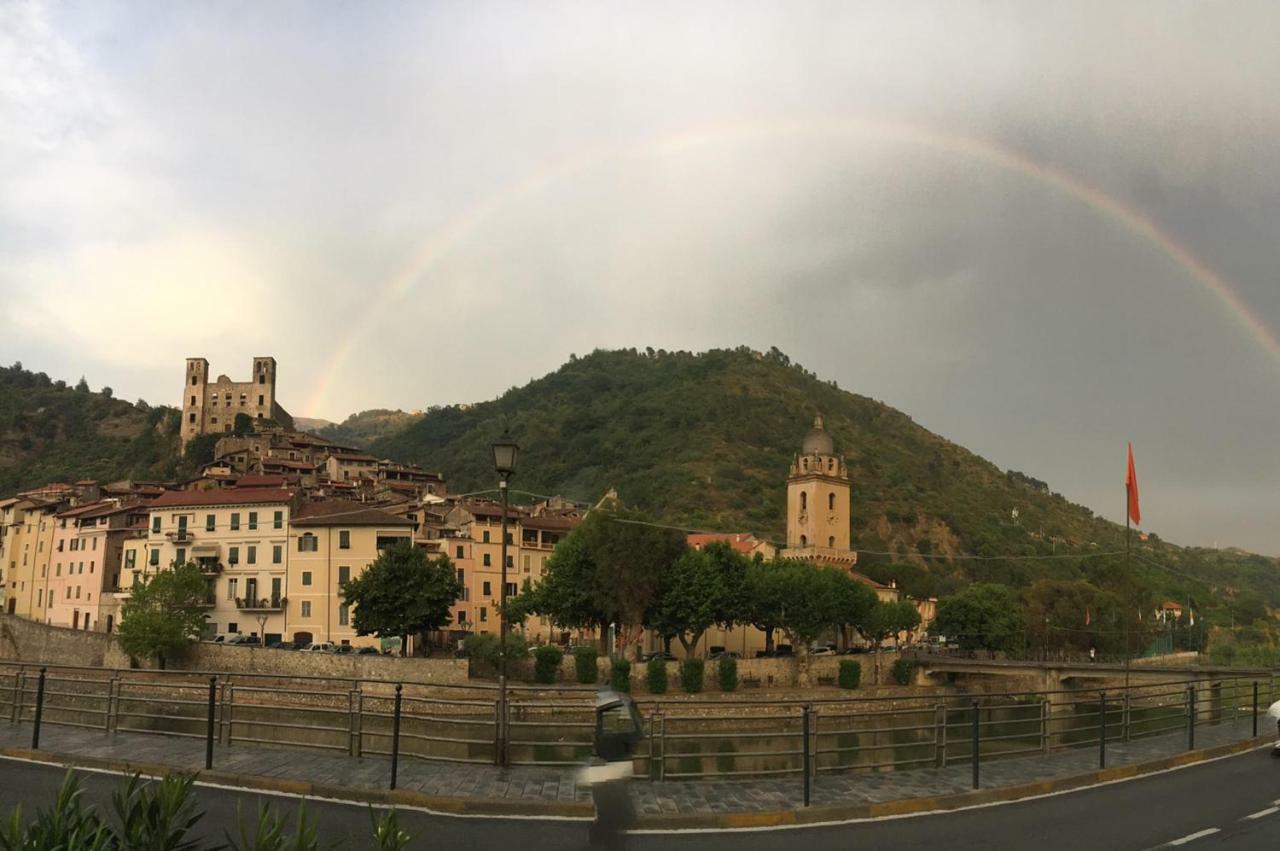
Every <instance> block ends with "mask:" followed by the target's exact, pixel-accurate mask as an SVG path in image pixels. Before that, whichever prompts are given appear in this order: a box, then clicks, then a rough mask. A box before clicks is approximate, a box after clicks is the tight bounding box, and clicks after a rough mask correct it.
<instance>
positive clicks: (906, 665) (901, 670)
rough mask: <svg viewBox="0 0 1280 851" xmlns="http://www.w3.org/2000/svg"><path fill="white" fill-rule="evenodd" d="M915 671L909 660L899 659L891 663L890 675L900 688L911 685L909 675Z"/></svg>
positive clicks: (912, 663) (913, 664)
mask: <svg viewBox="0 0 1280 851" xmlns="http://www.w3.org/2000/svg"><path fill="white" fill-rule="evenodd" d="M915 670H916V666H915V663H914V662H912V661H911V660H910V659H899V660H898V661H896V662H894V663H893V668H892V670H891V671H890V673H891V674H892V676H893V681H894V682H895V683H897V684H898V685H900V686H909V685H911V675H912V674H914V673H915Z"/></svg>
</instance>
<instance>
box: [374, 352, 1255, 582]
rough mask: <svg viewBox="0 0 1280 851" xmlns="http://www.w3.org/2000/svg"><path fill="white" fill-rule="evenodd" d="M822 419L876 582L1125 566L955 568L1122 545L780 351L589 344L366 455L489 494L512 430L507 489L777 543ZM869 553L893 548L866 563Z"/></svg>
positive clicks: (1151, 556)
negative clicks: (793, 473)
mask: <svg viewBox="0 0 1280 851" xmlns="http://www.w3.org/2000/svg"><path fill="white" fill-rule="evenodd" d="M817 413H821V414H822V415H823V416H824V418H825V421H826V426H827V429H828V431H830V432H831V434H832V436H833V437H834V439H835V441H836V446H837V448H838V450H839V451H841V452H842V453H843V454H844V455H845V456H846V458H847V460H848V463H849V470H850V475H851V477H852V480H853V487H854V503H853V505H854V509H853V513H854V517H853V536H854V542H855V546H856V547H857V548H858V549H859V550H863V551H867V552H865V553H864V555H863V556H862V564H863V565H864V567H865V569H866V570H867V571H868V572H869V573H871V574H872V575H877V574H880V575H881V576H883V577H884V578H890V577H894V578H898V579H899V580H900V582H902V583H904V584H906V585H908V586H912V587H911V589H910V590H914V591H917V592H924V593H946V592H947V591H949V590H952V589H954V588H955V587H957V585H958V584H959V583H961V582H964V581H968V580H973V579H983V580H989V581H996V582H1005V583H1008V584H1012V585H1018V586H1023V585H1027V584H1030V583H1031V582H1033V581H1035V580H1036V579H1039V578H1062V579H1075V578H1080V579H1088V580H1091V581H1094V582H1095V583H1097V584H1100V585H1106V584H1108V581H1109V578H1110V576H1111V575H1113V574H1115V573H1116V572H1117V571H1118V570H1119V569H1120V568H1121V566H1122V562H1123V559H1121V558H1116V557H1103V558H1098V557H1092V558H1065V559H1048V560H1031V559H1018V558H1012V559H1006V558H999V559H996V560H989V561H977V560H969V559H960V560H953V557H954V556H961V555H978V556H1058V555H1062V554H1064V553H1067V554H1072V553H1084V554H1094V553H1098V552H1110V551H1116V550H1122V549H1123V540H1124V538H1123V536H1124V529H1123V527H1119V526H1116V525H1115V524H1113V523H1110V522H1107V521H1104V520H1101V519H1099V518H1097V517H1095V516H1094V515H1093V513H1092V512H1091V511H1090V510H1089V509H1088V508H1086V507H1084V506H1081V505H1076V504H1073V503H1071V502H1069V501H1067V500H1066V499H1064V498H1063V497H1061V496H1059V495H1058V494H1055V493H1053V492H1052V491H1051V490H1050V489H1049V487H1048V486H1047V485H1045V484H1044V483H1043V482H1040V481H1038V480H1036V479H1035V478H1034V477H1032V476H1029V475H1024V474H1022V473H1017V472H1013V471H1008V472H1007V471H1003V470H1001V469H999V468H998V467H996V466H995V465H994V464H991V463H990V462H988V461H986V460H984V459H982V458H980V457H978V456H977V455H974V454H973V453H971V452H969V451H968V450H966V449H964V448H963V447H960V446H957V445H956V444H954V443H951V442H950V441H948V440H946V439H945V438H942V437H940V436H938V435H936V434H933V433H931V432H929V431H928V430H926V429H924V428H922V427H921V426H919V425H917V424H916V423H914V422H912V420H911V419H910V417H908V416H906V415H905V414H903V413H901V412H899V411H896V410H894V409H893V408H890V407H888V406H887V405H885V404H883V403H881V402H877V401H875V400H874V399H869V398H867V397H864V396H859V395H857V394H855V393H850V392H847V391H845V390H841V389H839V388H838V387H836V386H835V385H834V383H831V382H825V381H822V380H820V379H819V378H818V377H817V376H815V375H814V374H813V373H811V372H809V371H807V370H805V369H803V368H802V367H801V366H799V365H798V364H794V363H792V362H791V361H790V360H789V359H788V358H787V357H786V356H785V355H784V354H782V353H781V352H778V351H777V350H776V349H775V350H772V351H771V352H769V353H768V354H763V355H762V354H759V353H755V352H752V351H750V350H748V349H745V348H740V349H737V350H733V351H727V350H716V351H710V352H705V353H698V354H694V353H688V352H653V351H646V352H637V351H634V350H626V351H597V352H595V353H593V354H591V355H589V356H586V357H583V358H574V359H572V360H571V361H570V362H569V363H567V364H565V365H564V366H563V367H561V368H560V369H559V370H557V371H556V372H554V373H552V374H550V375H547V376H545V377H543V378H540V379H538V380H536V381H532V382H530V383H529V384H528V385H526V386H524V387H521V388H516V389H512V390H510V391H508V392H507V393H505V394H503V395H502V397H500V398H499V399H496V400H494V401H492V402H486V403H482V404H478V405H474V406H470V407H467V408H460V407H448V408H443V409H439V410H434V411H431V412H428V413H427V414H426V415H425V416H423V417H422V418H421V419H420V420H418V421H416V422H414V423H412V424H411V425H409V426H408V427H407V428H405V429H404V430H403V431H401V432H399V433H398V434H395V435H393V436H390V437H387V438H383V439H381V440H378V441H376V442H375V443H374V444H373V445H372V449H373V451H374V452H375V453H377V454H379V455H382V456H388V457H395V458H398V459H400V460H405V461H412V462H416V463H420V464H422V465H424V466H425V467H427V468H428V469H439V470H443V471H445V473H446V475H447V476H448V478H449V481H450V487H451V488H452V489H453V490H455V491H459V490H461V491H473V490H478V489H481V488H487V487H492V486H493V485H494V474H493V471H492V467H491V460H490V454H489V444H490V442H491V441H493V440H494V439H495V438H496V437H497V436H498V435H499V434H501V432H502V429H503V427H504V425H507V426H509V427H510V430H511V434H512V435H513V437H515V439H516V440H517V442H518V443H519V444H520V447H521V456H520V465H519V466H520V469H519V471H518V473H517V477H516V479H515V482H514V484H513V487H514V488H518V489H520V490H524V491H531V492H535V493H558V494H563V495H565V496H568V497H571V498H577V499H582V500H592V499H595V498H597V497H598V496H599V495H600V494H601V493H603V492H604V491H605V490H606V489H607V488H609V487H616V488H617V489H618V491H619V494H620V496H621V497H622V499H623V500H624V501H625V502H626V503H627V504H628V505H630V506H633V507H635V508H638V509H640V510H642V511H645V512H646V513H648V514H649V515H651V516H653V517H655V518H658V519H661V520H663V521H666V522H669V523H673V524H677V525H680V526H683V527H692V528H698V529H707V530H716V531H737V530H747V531H754V532H756V533H759V534H763V535H766V536H768V537H770V538H773V539H775V540H777V539H780V538H782V536H783V534H784V523H785V504H784V499H785V488H784V481H785V479H786V476H787V470H788V467H789V465H790V462H791V460H792V458H793V456H794V454H795V452H796V450H797V448H798V447H799V445H800V441H801V439H802V437H803V436H804V434H805V432H806V431H808V430H809V428H810V426H811V424H812V421H813V417H814V415H815V414H817ZM1014 508H1017V509H1018V517H1017V518H1016V519H1014V518H1013V517H1012V510H1013V509H1014ZM1134 551H1135V554H1136V555H1137V556H1139V558H1140V559H1146V560H1147V561H1146V562H1144V561H1141V560H1138V561H1135V563H1134V567H1135V574H1136V575H1137V577H1138V579H1139V581H1141V582H1142V584H1143V585H1144V586H1146V587H1147V589H1148V591H1149V593H1150V595H1151V596H1152V597H1156V596H1165V597H1173V598H1174V599H1178V600H1182V599H1185V598H1186V596H1188V595H1193V596H1194V597H1195V599H1197V600H1201V601H1205V602H1204V603H1197V605H1198V606H1199V605H1210V606H1212V605H1218V606H1226V605H1228V604H1232V605H1234V604H1235V603H1236V602H1237V601H1241V602H1242V603H1244V604H1248V605H1249V606H1250V607H1253V606H1254V604H1255V603H1256V602H1257V601H1258V600H1259V599H1261V600H1264V601H1265V602H1266V604H1267V605H1270V606H1272V607H1277V606H1280V581H1278V579H1277V576H1278V575H1277V570H1276V563H1275V562H1274V560H1272V559H1269V558H1264V557H1261V556H1254V555H1251V554H1247V553H1240V552H1235V551H1221V552H1220V551H1207V550H1193V549H1183V548H1179V547H1174V546H1171V545H1167V544H1164V543H1163V542H1161V541H1159V540H1158V538H1156V537H1155V536H1152V537H1151V539H1150V540H1149V541H1147V542H1145V543H1139V542H1137V540H1136V538H1135V547H1134ZM880 552H887V553H892V555H891V556H877V555H873V554H872V553H880ZM889 562H893V563H907V564H909V565H910V564H914V565H916V566H917V567H915V568H911V569H904V568H897V567H894V568H886V567H884V564H885V563H889ZM1150 562H1154V563H1156V564H1158V565H1161V567H1155V566H1152V565H1151V564H1150ZM877 563H880V566H877Z"/></svg>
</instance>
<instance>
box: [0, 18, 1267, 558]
mask: <svg viewBox="0 0 1280 851" xmlns="http://www.w3.org/2000/svg"><path fill="white" fill-rule="evenodd" d="M1278 32H1280V7H1276V6H1275V4H1270V3H1254V4H1251V3H1244V2H1241V3H1233V4H1213V3H1185V2H1156V3H1142V2H1133V3H1125V4H1115V3H1109V2H1100V3H1088V2H1074V3H1070V4H1043V3H1018V2H1005V3H994V2H993V3H982V2H967V3H956V2H939V3H914V2H884V3H855V2H831V3H824V2H796V0H788V2H776V3H752V2H726V3H712V2H694V3H689V2H673V3H663V2H647V3H625V4H624V3H607V2H577V3H551V2H546V3H525V2H510V3H484V2H466V3H461V2H455V3H435V4H433V3H427V2H406V3H393V2H368V3H349V2H323V0H317V2H308V3H290V2H273V3H258V2H230V0H227V2H219V3H204V2H186V3H183V2H175V3H164V4H161V3H146V2H133V3H112V2H104V0H94V2H66V3H56V2H55V3H44V2H21V0H0V361H2V362H4V363H12V362H13V361H17V360H20V361H22V363H23V364H24V365H25V366H27V367H28V368H30V369H35V370H39V371H44V372H47V373H49V374H50V375H51V376H54V377H62V378H66V379H68V380H75V379H78V378H79V377H80V376H81V375H84V376H85V377H86V378H87V379H88V381H89V383H90V385H91V386H92V387H93V388H95V389H97V388H99V387H101V386H103V385H108V386H111V387H112V388H113V390H114V391H115V393H116V395H117V396H121V397H125V398H129V399H133V398H138V397H142V398H146V399H147V400H149V401H151V402H163V403H169V404H176V403H178V402H179V400H180V393H181V388H180V386H179V382H181V380H182V374H181V371H182V369H183V359H184V358H186V357H191V356H202V357H206V358H208V359H209V361H210V363H211V371H212V373H213V374H214V375H217V374H220V373H226V374H228V375H229V376H231V378H233V379H243V378H245V377H247V376H248V373H249V371H250V362H251V359H252V358H253V356H255V355H273V356H274V357H276V358H277V360H278V361H279V382H280V383H279V398H280V400H281V401H282V403H283V404H284V405H285V407H286V408H288V409H289V410H290V412H291V413H293V414H294V415H295V416H311V417H324V418H328V419H332V420H340V419H342V418H344V417H345V416H347V415H348V414H350V413H353V412H355V411H359V410H362V409H366V408H372V407H391V408H403V409H406V410H414V409H424V408H427V407H428V406H431V405H441V404H449V403H454V402H476V401H482V400H484V399H488V398H492V397H494V396H497V395H499V394H500V393H502V392H503V391H504V390H506V389H507V388H509V387H512V386H519V385H523V384H525V383H526V382H528V381H529V380H531V379H533V378H536V377H538V376H541V375H543V374H545V373H547V372H549V371H552V370H554V369H555V368H556V367H558V366H559V365H560V364H561V363H563V362H564V361H565V360H567V359H568V357H569V355H570V354H571V353H577V354H584V353H586V352H589V351H590V350H592V349H594V348H620V347H633V346H634V347H638V348H644V347H646V346H652V347H654V348H665V349H684V350H702V349H706V348H711V347H732V346H737V345H747V346H751V347H753V348H756V349H760V350H765V349H768V348H769V347H770V346H777V347H778V348H780V349H782V350H783V351H784V352H786V353H787V354H789V355H790V356H791V357H792V359H793V360H796V361H799V362H800V363H802V364H804V365H805V366H806V367H807V368H809V369H811V370H813V371H815V372H817V373H818V374H819V375H820V376H821V377H823V378H825V379H835V380H836V381H838V382H839V384H840V386H841V387H843V388H846V389H849V390H853V391H855V392H858V393H862V394H864V395H867V396H871V397H874V398H876V399H880V400H882V401H884V402H886V403H888V404H890V405H892V406H894V407H896V408H899V409H900V410H903V411H905V412H906V413H908V414H909V415H911V416H912V417H913V418H914V419H915V420H916V421H917V422H919V423H921V424H922V425H924V426H926V427H928V428H930V429H931V430H933V431H935V432H938V433H939V434H942V435H944V436H946V437H947V438H949V439H951V440H953V441H955V442H957V443H959V444H962V445H964V446H966V447H968V448H970V449H972V450H974V451H975V452H978V453H979V454H981V455H983V456H984V457H986V458H988V459H990V460H991V461H993V462H995V463H996V464H998V465H999V466H1001V467H1003V468H1012V469H1017V470H1022V471H1024V472H1027V473H1029V474H1031V475H1034V476H1036V477H1037V478H1040V479H1044V480H1046V481H1047V482H1048V483H1049V485H1050V486H1051V487H1052V488H1053V489H1054V490H1056V491H1059V492H1061V493H1063V494H1064V495H1066V496H1067V497H1068V498H1070V499H1072V500H1075V501H1078V502H1082V503H1084V504H1086V505H1088V506H1090V507H1091V508H1093V509H1094V510H1096V511H1097V512H1098V513H1100V514H1102V515H1104V516H1107V517H1110V518H1111V519H1114V520H1118V521H1119V520H1122V519H1123V507H1124V486H1123V481H1124V462H1125V444H1126V442H1128V441H1132V442H1133V444H1134V451H1135V455H1136V458H1137V469H1138V475H1139V480H1140V483H1141V488H1142V498H1143V514H1144V521H1145V526H1144V528H1147V529H1150V530H1152V531H1155V532H1158V533H1159V534H1160V535H1161V536H1162V537H1165V538H1167V539H1169V540H1173V541H1176V542H1179V543H1186V544H1199V545H1205V546H1214V545H1218V546H1227V545H1235V546H1241V547H1245V548H1248V549H1252V550H1255V551H1259V552H1263V553H1267V554H1280V523H1277V522H1276V521H1277V519H1278V518H1277V516H1276V515H1277V511H1276V509H1277V504H1276V494H1277V493H1278V492H1280V452H1277V451H1276V445H1275V441H1276V436H1277V435H1280V404H1278V403H1280V343H1277V329H1280V287H1277V277H1276V269H1277V268H1280V216H1277V215H1276V212H1275V211H1276V210H1277V203H1278V202H1280V160H1278V159H1277V157H1276V155H1275V151H1276V144H1275V143H1276V141H1277V139H1278V138H1280V133H1278V131H1280V99H1277V98H1276V97H1275V92H1276V91H1277V90H1278V88H1280V41H1278V39H1277V37H1276V33H1278ZM798 415H799V416H807V415H808V412H798ZM446 473H447V471H446ZM855 493H856V483H855Z"/></svg>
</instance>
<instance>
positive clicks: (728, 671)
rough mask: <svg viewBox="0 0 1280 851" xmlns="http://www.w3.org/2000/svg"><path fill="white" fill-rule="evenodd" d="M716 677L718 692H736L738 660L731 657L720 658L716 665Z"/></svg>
mask: <svg viewBox="0 0 1280 851" xmlns="http://www.w3.org/2000/svg"><path fill="white" fill-rule="evenodd" d="M716 675H717V678H718V679H719V680H720V691H737V689H738V660H737V659H735V658H733V657H732V656H721V657H720V661H719V663H717V665H716Z"/></svg>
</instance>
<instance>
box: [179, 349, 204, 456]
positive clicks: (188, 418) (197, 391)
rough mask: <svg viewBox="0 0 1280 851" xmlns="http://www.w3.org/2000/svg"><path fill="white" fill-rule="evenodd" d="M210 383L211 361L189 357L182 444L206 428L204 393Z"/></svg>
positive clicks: (185, 385)
mask: <svg viewBox="0 0 1280 851" xmlns="http://www.w3.org/2000/svg"><path fill="white" fill-rule="evenodd" d="M208 385H209V361H207V360H205V359H204V358H187V377H186V381H185V382H184V386H183V388H182V397H183V398H182V445H183V446H184V447H185V446H186V445H187V441H188V440H190V439H191V438H193V437H198V436H199V435H200V434H201V433H202V431H203V429H204V395H205V389H206V388H207V387H208Z"/></svg>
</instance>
